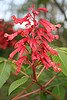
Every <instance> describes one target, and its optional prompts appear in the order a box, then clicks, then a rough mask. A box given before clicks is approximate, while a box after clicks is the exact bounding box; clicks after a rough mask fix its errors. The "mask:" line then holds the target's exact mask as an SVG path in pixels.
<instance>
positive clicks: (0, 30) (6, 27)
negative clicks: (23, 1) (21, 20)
mask: <svg viewBox="0 0 67 100" xmlns="http://www.w3.org/2000/svg"><path fill="white" fill-rule="evenodd" d="M5 33H9V34H12V33H14V30H13V23H11V22H5V21H4V20H3V19H0V48H2V49H6V47H9V46H13V45H14V44H15V43H16V40H15V39H13V40H12V41H9V42H8V41H7V38H5V37H4V34H5Z"/></svg>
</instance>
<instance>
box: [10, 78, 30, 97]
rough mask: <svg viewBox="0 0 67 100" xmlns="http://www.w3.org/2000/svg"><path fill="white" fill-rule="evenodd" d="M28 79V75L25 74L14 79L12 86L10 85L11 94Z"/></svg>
mask: <svg viewBox="0 0 67 100" xmlns="http://www.w3.org/2000/svg"><path fill="white" fill-rule="evenodd" d="M27 80H28V77H26V76H23V77H21V78H20V79H18V80H16V81H14V82H13V83H12V84H11V85H10V87H9V95H10V94H11V92H13V91H14V90H15V89H16V88H18V87H19V86H20V85H22V84H24V83H25V82H26V81H27Z"/></svg>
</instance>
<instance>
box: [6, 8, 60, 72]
mask: <svg viewBox="0 0 67 100" xmlns="http://www.w3.org/2000/svg"><path fill="white" fill-rule="evenodd" d="M28 11H29V12H28V14H27V15H26V16H25V17H24V18H16V16H12V19H13V20H14V23H15V24H18V23H20V24H23V23H24V22H25V29H22V28H21V29H19V30H18V31H17V32H15V33H13V34H11V35H8V34H5V37H7V38H8V40H12V39H14V38H15V37H16V36H17V35H19V34H20V35H21V36H22V39H21V40H19V41H18V42H17V43H16V44H15V45H14V48H15V50H14V51H13V52H12V53H11V54H10V56H9V58H10V59H13V57H14V56H15V55H16V54H17V53H19V57H18V60H15V63H16V65H17V73H18V72H20V70H21V66H22V64H24V63H28V64H32V67H33V69H34V70H35V67H36V65H35V62H37V63H38V62H41V63H42V65H44V67H45V69H48V68H50V67H52V68H53V69H54V71H55V72H59V71H61V68H59V67H58V66H60V64H57V63H56V62H54V61H52V60H51V58H50V56H49V54H52V55H58V53H57V52H56V51H55V50H54V49H53V48H52V47H50V45H49V44H48V43H51V42H52V41H53V40H55V39H58V35H54V34H52V32H53V31H57V29H58V28H60V27H61V26H60V24H58V25H53V24H52V23H50V22H49V21H48V20H46V19H43V18H40V19H39V20H38V19H37V16H38V15H39V14H40V11H44V12H48V10H47V9H46V8H38V9H37V10H34V6H32V7H31V8H28ZM27 46H29V47H30V49H31V52H30V51H29V49H28V48H27ZM28 56H30V59H29V57H28ZM33 64H34V66H33Z"/></svg>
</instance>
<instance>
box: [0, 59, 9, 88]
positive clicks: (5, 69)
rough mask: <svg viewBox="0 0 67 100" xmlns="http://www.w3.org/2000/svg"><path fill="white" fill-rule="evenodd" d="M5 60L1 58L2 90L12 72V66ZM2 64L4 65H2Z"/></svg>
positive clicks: (0, 80)
mask: <svg viewBox="0 0 67 100" xmlns="http://www.w3.org/2000/svg"><path fill="white" fill-rule="evenodd" d="M2 61H3V58H2V59H1V58H0V66H1V68H0V88H1V87H2V86H3V85H4V83H5V82H6V81H7V80H8V78H9V76H10V72H11V66H10V64H9V63H8V62H7V61H6V60H5V61H3V62H2ZM1 62H2V63H1Z"/></svg>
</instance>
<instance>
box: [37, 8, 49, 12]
mask: <svg viewBox="0 0 67 100" xmlns="http://www.w3.org/2000/svg"><path fill="white" fill-rule="evenodd" d="M40 10H41V11H44V12H48V10H47V9H46V8H38V11H40Z"/></svg>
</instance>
